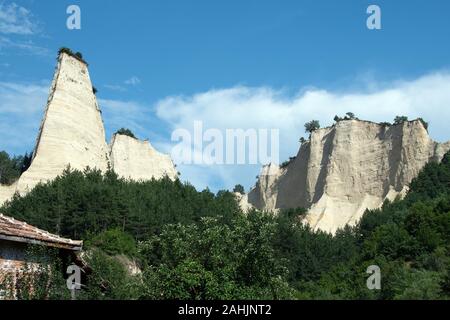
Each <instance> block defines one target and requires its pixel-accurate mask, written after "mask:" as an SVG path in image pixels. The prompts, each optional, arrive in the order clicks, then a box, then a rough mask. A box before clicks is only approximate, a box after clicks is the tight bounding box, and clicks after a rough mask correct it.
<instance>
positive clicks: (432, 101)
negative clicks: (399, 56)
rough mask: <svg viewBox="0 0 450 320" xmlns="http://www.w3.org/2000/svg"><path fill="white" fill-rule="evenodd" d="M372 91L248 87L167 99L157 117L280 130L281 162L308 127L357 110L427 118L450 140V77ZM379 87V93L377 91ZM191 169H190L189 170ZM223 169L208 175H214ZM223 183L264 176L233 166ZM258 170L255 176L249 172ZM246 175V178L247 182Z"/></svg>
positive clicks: (376, 116)
mask: <svg viewBox="0 0 450 320" xmlns="http://www.w3.org/2000/svg"><path fill="white" fill-rule="evenodd" d="M366 85H367V88H368V89H365V90H360V91H351V92H345V91H344V92H332V91H328V90H325V89H318V88H315V89H314V88H312V89H311V88H309V89H302V90H299V91H298V93H297V94H295V95H293V96H292V95H287V94H286V92H285V91H284V90H275V89H272V88H268V87H260V88H249V87H244V86H238V87H233V88H229V89H218V90H210V91H207V92H203V93H199V94H195V95H193V96H174V97H167V98H165V99H163V100H161V101H159V102H158V104H157V115H158V116H159V117H160V118H161V119H162V120H165V121H167V122H168V123H169V124H170V125H171V127H172V128H173V129H176V128H185V129H188V130H190V131H192V128H193V122H194V121H196V120H201V121H203V123H204V127H205V128H217V129H220V130H225V129H235V128H242V129H248V128H255V129H259V128H268V129H271V128H278V129H280V153H281V154H280V159H281V160H283V159H287V158H288V157H289V156H292V155H294V154H296V153H297V151H298V147H299V143H298V140H299V138H300V137H301V136H305V133H304V123H305V122H307V121H309V120H311V119H317V120H319V121H320V123H321V124H322V126H324V125H331V124H332V123H333V118H334V116H335V115H341V116H343V115H345V113H346V112H349V111H351V112H353V113H355V114H356V116H358V117H359V118H361V119H367V120H372V121H379V122H382V121H392V120H393V119H394V117H395V116H396V115H406V116H408V117H409V118H410V119H413V118H417V117H422V118H424V119H425V120H426V121H428V122H429V123H430V134H431V136H432V137H434V138H435V139H437V140H439V141H445V140H450V130H449V129H448V121H449V120H450V73H448V72H437V73H432V74H428V75H425V76H423V77H420V78H418V79H415V80H410V81H395V82H391V83H383V84H380V83H370V84H366ZM374 88H376V89H374ZM184 167H188V166H184ZM194 167H195V166H192V170H190V169H189V168H184V169H185V171H184V172H182V173H184V176H185V177H186V178H187V179H188V180H192V179H195V177H194V175H195V174H197V173H196V172H197V171H198V170H197V168H194ZM217 168H218V166H209V167H207V168H206V169H204V170H203V171H202V172H203V174H205V175H212V174H213V172H214V171H215V170H217ZM221 169H222V170H225V171H223V172H225V173H224V174H223V176H226V177H227V180H226V181H225V180H223V184H224V185H225V186H226V187H228V188H230V187H232V184H235V183H242V184H245V185H247V186H249V185H251V184H252V183H253V182H254V175H256V173H257V172H258V171H257V169H256V168H255V167H254V166H251V167H250V166H249V167H246V168H242V167H238V166H228V167H223V168H221ZM249 170H250V171H252V172H253V173H254V174H251V175H250V174H248V172H249ZM243 175H246V178H245V179H246V180H245V181H244V180H243Z"/></svg>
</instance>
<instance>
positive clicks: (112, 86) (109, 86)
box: [103, 84, 127, 92]
mask: <svg viewBox="0 0 450 320" xmlns="http://www.w3.org/2000/svg"><path fill="white" fill-rule="evenodd" d="M103 87H105V88H106V89H109V90H112V91H120V92H124V91H126V90H127V89H126V88H124V87H122V86H120V85H116V84H105V85H103Z"/></svg>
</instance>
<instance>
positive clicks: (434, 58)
mask: <svg viewBox="0 0 450 320" xmlns="http://www.w3.org/2000/svg"><path fill="white" fill-rule="evenodd" d="M71 4H77V5H79V6H80V8H81V19H82V22H81V23H82V29H81V30H68V29H67V28H66V19H67V17H68V15H67V14H66V8H67V7H68V6H69V5H71ZM369 4H377V5H379V6H380V8H381V12H382V30H368V29H367V28H366V19H367V17H368V15H367V14H366V9H367V7H368V5H369ZM0 6H1V7H0V8H1V9H0V121H1V122H0V134H2V136H3V137H4V138H3V139H0V150H1V149H5V150H7V151H8V152H10V153H17V154H19V153H23V152H25V151H27V150H31V149H32V148H33V145H34V140H35V136H36V134H37V129H38V126H39V122H40V118H41V117H42V111H43V107H44V103H45V99H46V95H47V93H48V86H49V81H50V79H51V78H52V76H53V71H54V67H55V58H56V52H57V50H58V48H59V47H61V46H67V47H70V48H72V49H73V50H75V51H81V52H82V53H83V55H84V57H85V59H86V60H87V61H88V62H89V64H90V74H91V78H92V80H93V83H94V85H95V86H96V87H97V88H98V90H99V93H98V98H99V101H100V105H101V107H102V109H103V111H104V117H105V126H106V129H107V139H109V137H110V135H111V133H112V132H114V131H115V130H116V129H118V127H121V126H128V127H130V129H132V130H133V131H135V132H136V133H137V134H138V135H139V136H140V137H141V138H149V139H150V141H151V142H152V144H154V145H155V146H156V147H158V148H159V149H161V150H163V151H166V152H169V151H170V148H171V145H173V144H171V141H170V135H171V132H172V130H173V129H175V128H179V127H190V124H191V123H192V121H194V120H203V121H204V122H205V124H206V126H208V127H214V128H219V129H224V128H253V127H258V128H259V127H264V128H280V130H281V131H282V132H281V138H282V146H281V155H280V157H281V158H282V159H286V158H287V157H288V156H291V155H294V154H295V153H296V152H297V149H298V138H299V137H300V136H301V135H303V134H304V133H303V125H302V124H303V123H304V122H306V121H308V120H310V119H312V118H317V119H320V120H321V122H322V123H323V124H324V125H327V124H330V123H331V121H332V118H333V116H334V114H336V113H341V114H342V112H344V113H345V111H353V112H355V113H356V114H357V115H359V116H360V117H361V118H367V119H369V120H375V121H390V120H392V118H393V116H394V115H395V114H406V115H408V116H410V117H411V118H414V117H417V116H423V117H424V118H426V119H427V120H429V121H430V124H431V129H430V133H431V135H432V136H433V138H435V139H437V140H440V141H443V140H449V139H450V132H448V129H447V123H448V120H449V117H450V111H449V109H450V97H449V94H446V93H445V92H446V91H449V92H450V76H449V71H448V70H449V65H450V61H449V57H450V43H449V41H448V39H450V19H448V13H449V12H450V2H448V1H444V0H434V1H413V0H408V1H406V0H404V1H402V0H397V1H382V0H373V1H362V0H361V1H357V0H354V1H332V0H328V1H320V0H315V1H300V0H296V1H249V0H247V1H242V0H241V1H235V0H227V1H205V0H198V1H181V0H179V1H141V0H128V1H122V0H115V1H107V0H89V1H63V0H59V1H50V0H39V1H37V0H23V1H19V0H15V1H6V0H0ZM2 14H3V16H2ZM204 101H208V104H207V105H205V102H204ZM175 110H178V111H175ZM343 110H345V111H343ZM263 112H264V114H262V113H263ZM283 115H288V116H286V118H285V117H284V116H283ZM292 117H297V119H296V120H295V121H294V120H292ZM227 119H228V120H227ZM259 168H260V166H257V165H247V166H206V167H205V166H194V165H192V166H185V165H183V166H180V171H181V173H182V178H183V179H184V180H189V181H191V182H192V183H193V184H194V185H196V186H197V187H198V188H199V189H201V188H204V187H205V186H209V187H210V188H211V189H212V190H217V189H220V188H230V187H232V186H233V185H234V184H236V183H241V184H243V185H244V186H245V187H246V188H247V189H248V188H249V187H250V186H251V185H252V184H253V183H254V182H255V179H254V177H255V175H256V174H257V173H258V171H259Z"/></svg>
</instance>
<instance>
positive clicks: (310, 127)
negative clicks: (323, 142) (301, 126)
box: [305, 120, 320, 133]
mask: <svg viewBox="0 0 450 320" xmlns="http://www.w3.org/2000/svg"><path fill="white" fill-rule="evenodd" d="M317 129H320V123H319V120H311V121H310V122H307V123H305V131H306V132H308V133H312V132H314V131H316V130H317Z"/></svg>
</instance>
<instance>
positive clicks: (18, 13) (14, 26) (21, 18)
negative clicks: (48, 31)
mask: <svg viewBox="0 0 450 320" xmlns="http://www.w3.org/2000/svg"><path fill="white" fill-rule="evenodd" d="M37 32H39V28H38V24H37V22H35V21H34V17H33V15H32V13H31V12H30V11H29V10H27V9H25V8H24V7H21V6H19V5H17V4H15V3H14V2H13V3H11V4H9V5H7V4H5V3H4V2H1V3H0V33H3V34H18V35H32V34H36V33H37Z"/></svg>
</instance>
